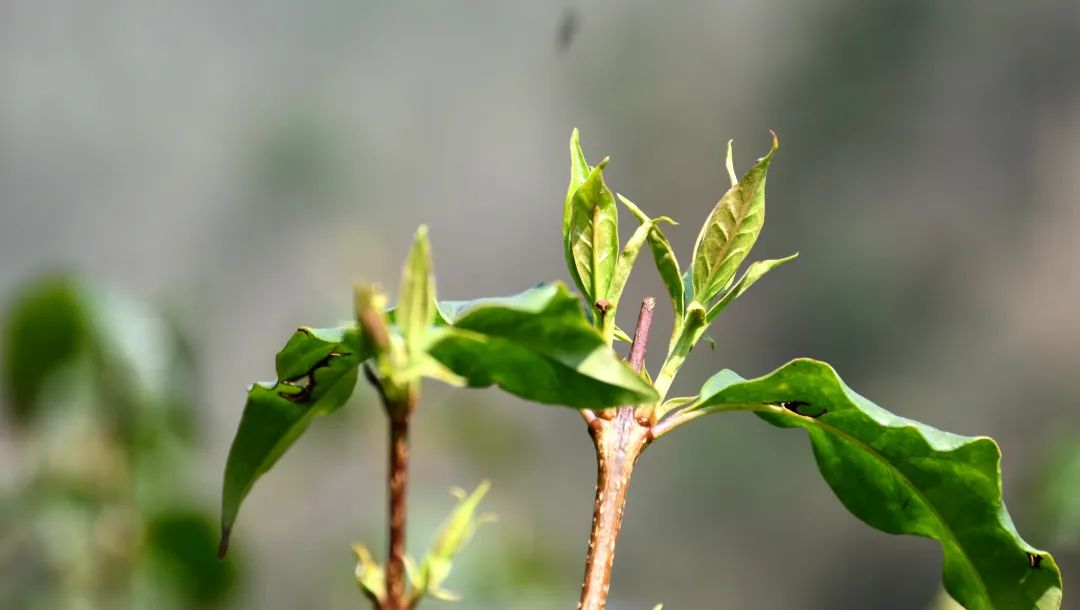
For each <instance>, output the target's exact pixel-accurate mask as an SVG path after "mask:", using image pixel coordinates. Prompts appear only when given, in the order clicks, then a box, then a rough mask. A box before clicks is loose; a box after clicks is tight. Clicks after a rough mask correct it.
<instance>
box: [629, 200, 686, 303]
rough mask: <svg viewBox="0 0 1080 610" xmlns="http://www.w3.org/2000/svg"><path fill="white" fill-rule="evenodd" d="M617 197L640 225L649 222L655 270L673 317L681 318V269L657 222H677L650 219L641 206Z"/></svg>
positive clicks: (650, 245)
mask: <svg viewBox="0 0 1080 610" xmlns="http://www.w3.org/2000/svg"><path fill="white" fill-rule="evenodd" d="M618 197H619V201H622V203H623V205H625V206H626V209H628V210H630V213H631V214H633V215H634V218H637V219H638V222H640V223H642V226H645V225H646V224H649V233H648V242H649V249H650V250H651V251H652V256H653V261H654V262H655V263H656V270H657V271H659V272H660V279H661V280H662V281H663V282H664V287H666V288H667V291H668V296H670V297H671V306H672V307H673V308H674V310H675V317H676V318H681V317H682V314H683V311H684V310H685V309H686V306H685V303H686V301H685V300H684V294H685V291H684V288H683V281H682V271H680V270H679V260H678V259H677V258H676V257H675V250H674V249H672V247H671V244H670V243H669V242H668V240H667V237H665V236H664V232H663V231H661V230H660V225H659V224H658V223H659V221H660V220H665V221H667V222H669V223H671V224H678V223H676V222H675V221H674V220H671V219H670V218H667V217H666V216H665V217H661V218H657V219H656V220H652V219H650V218H649V217H648V216H647V215H646V214H645V212H642V211H641V208H639V207H637V206H636V205H634V203H633V202H632V201H630V200H629V199H627V198H626V197H623V196H622V195H619V196H618ZM650 223H651V224H650Z"/></svg>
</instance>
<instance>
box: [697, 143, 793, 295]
mask: <svg viewBox="0 0 1080 610" xmlns="http://www.w3.org/2000/svg"><path fill="white" fill-rule="evenodd" d="M776 149H777V141H776V137H775V136H774V137H773V147H772V149H771V150H770V151H769V153H768V154H767V155H765V156H764V157H762V158H761V159H760V160H759V161H758V162H757V163H756V164H755V165H754V167H753V168H751V169H750V171H749V172H747V173H746V175H745V176H743V177H742V179H741V180H739V182H738V183H737V184H735V185H734V186H732V187H731V188H730V189H729V190H728V191H727V192H726V193H724V196H723V197H721V198H720V201H719V202H718V203H717V204H716V207H715V208H713V210H712V212H711V213H710V214H709V216H708V218H706V219H705V224H704V225H703V226H702V227H701V233H700V234H699V235H698V238H697V242H696V243H695V245H694V256H693V267H692V269H691V272H692V276H691V277H692V280H693V287H694V294H695V297H696V298H697V299H698V301H699V302H701V303H703V304H706V305H707V304H708V303H709V300H710V299H712V298H713V296H715V295H716V294H717V293H719V292H720V291H721V290H724V289H725V288H726V287H727V285H728V283H729V282H731V280H732V278H733V277H735V272H736V271H737V270H738V268H739V265H740V264H741V263H742V261H743V259H745V258H746V256H747V255H748V254H749V253H750V249H751V248H752V247H753V246H754V242H756V241H757V238H758V234H759V233H761V227H762V225H763V224H764V223H765V176H766V173H767V171H768V168H769V163H770V162H771V161H772V158H773V156H774V155H775V154H776Z"/></svg>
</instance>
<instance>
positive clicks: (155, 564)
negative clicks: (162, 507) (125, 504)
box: [142, 509, 236, 608]
mask: <svg viewBox="0 0 1080 610" xmlns="http://www.w3.org/2000/svg"><path fill="white" fill-rule="evenodd" d="M148 521H149V522H148V523H147V527H146V532H145V547H144V548H145V556H144V557H143V558H142V561H145V562H148V563H150V564H151V566H152V567H151V569H152V570H153V573H154V575H155V576H157V577H158V578H161V579H163V580H167V581H168V584H169V585H171V586H170V589H171V590H170V591H169V593H170V594H172V595H175V596H177V597H179V598H180V599H178V600H174V601H177V602H180V604H178V606H179V607H184V608H213V607H220V606H221V605H222V602H224V601H225V600H226V599H227V598H228V596H229V594H230V593H231V592H232V590H233V589H234V588H235V587H234V585H235V581H236V566H235V564H233V562H231V561H226V562H221V561H218V560H216V559H214V545H215V542H216V541H215V539H214V535H215V524H214V520H213V518H211V517H208V516H207V515H204V514H203V513H200V512H196V511H190V510H177V509H172V510H170V511H168V512H165V513H162V514H157V515H154V516H153V517H152V518H150V519H149V520H148ZM166 607H170V606H166Z"/></svg>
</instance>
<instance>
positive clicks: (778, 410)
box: [752, 404, 1000, 610]
mask: <svg viewBox="0 0 1080 610" xmlns="http://www.w3.org/2000/svg"><path fill="white" fill-rule="evenodd" d="M752 410H754V411H766V412H769V413H774V414H778V415H781V416H784V417H793V418H795V419H798V420H800V421H803V422H805V423H809V424H810V425H812V426H814V427H816V428H819V429H821V430H823V431H825V432H831V433H833V434H835V435H836V436H838V437H839V438H841V439H843V440H844V441H846V442H847V443H849V444H851V445H853V446H854V447H856V448H858V449H861V450H863V451H864V452H866V453H867V454H868V455H870V457H872V458H874V459H875V460H877V461H878V462H880V463H882V464H884V465H885V466H886V467H887V468H888V470H889V472H892V473H895V475H896V476H899V477H900V479H901V481H902V482H904V483H905V484H906V487H907V488H908V489H911V490H913V492H914V494H915V495H916V496H917V497H918V498H919V500H921V501H922V503H923V504H924V505H925V506H926V507H927V508H928V509H929V510H930V512H931V514H933V516H934V518H935V519H937V521H938V523H940V524H941V525H942V527H943V528H944V531H945V533H946V534H947V535H948V538H949V542H951V543H952V544H953V546H954V547H955V548H957V549H959V550H960V556H961V557H963V559H964V563H965V564H967V566H968V569H969V571H970V572H972V573H973V574H974V575H975V581H976V582H978V583H979V591H980V592H981V593H982V596H983V598H984V599H985V600H986V601H987V604H988V605H989V610H994V602H993V599H992V598H991V597H990V591H989V590H988V589H987V588H986V583H985V582H984V581H983V578H982V574H981V573H980V572H979V570H978V569H977V568H976V567H975V564H974V563H973V562H972V561H971V557H970V556H968V553H967V549H965V548H964V546H963V545H962V544H960V540H959V538H957V537H956V534H955V533H954V532H953V530H952V527H950V526H949V523H948V521H946V520H945V519H944V518H943V517H942V516H941V513H940V512H938V509H937V507H936V506H934V504H933V502H931V501H930V499H929V498H927V497H926V495H925V494H923V492H922V490H921V489H919V488H918V486H916V485H915V483H914V482H912V480H911V479H909V478H908V477H907V475H905V474H904V473H903V472H902V471H901V470H900V469H899V468H896V466H895V465H894V464H893V462H891V461H889V460H888V459H887V458H886V457H885V456H883V455H881V454H880V453H879V452H878V451H877V450H876V449H874V448H873V447H871V446H870V445H867V444H866V443H864V442H863V441H861V440H859V439H857V438H855V437H854V436H851V435H850V434H848V433H847V432H844V431H843V430H841V429H839V428H837V427H835V426H831V425H829V424H827V423H825V422H823V421H821V420H820V418H817V419H815V418H813V417H807V416H805V415H799V414H798V413H793V412H791V411H790V410H788V409H784V408H782V407H777V406H775V405H761V404H759V405H755V406H754V408H753V409H752ZM995 485H996V483H995ZM999 492H1000V490H999Z"/></svg>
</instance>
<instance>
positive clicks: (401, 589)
mask: <svg viewBox="0 0 1080 610" xmlns="http://www.w3.org/2000/svg"><path fill="white" fill-rule="evenodd" d="M408 477H409V418H408V416H406V417H397V418H391V420H390V472H389V476H388V478H387V487H388V488H389V492H390V493H389V496H390V498H389V500H390V540H389V553H388V555H387V558H386V610H409V602H408V598H407V597H406V595H405V525H406V521H405V519H406V505H405V503H406V492H407V491H408Z"/></svg>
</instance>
